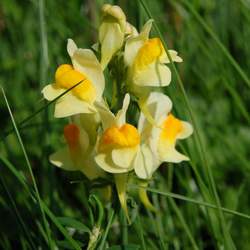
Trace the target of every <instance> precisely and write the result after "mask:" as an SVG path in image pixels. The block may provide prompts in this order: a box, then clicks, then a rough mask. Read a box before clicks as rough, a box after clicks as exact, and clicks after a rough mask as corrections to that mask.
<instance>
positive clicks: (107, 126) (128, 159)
mask: <svg viewBox="0 0 250 250" xmlns="http://www.w3.org/2000/svg"><path fill="white" fill-rule="evenodd" d="M129 102H130V96H129V94H126V96H125V98H124V101H123V106H122V109H121V110H120V111H118V113H117V114H116V116H114V115H113V113H111V112H110V111H109V110H108V109H107V108H106V107H103V106H100V108H99V112H100V116H101V119H102V124H103V129H104V132H103V134H102V135H101V137H100V139H99V144H98V149H97V151H98V152H97V155H96V157H95V160H96V162H97V164H98V165H99V166H100V167H101V168H102V169H103V170H105V171H107V172H109V173H112V174H114V179H115V184H116V189H117V193H118V197H119V200H120V204H121V207H122V208H123V210H124V212H125V214H126V216H127V218H128V221H130V220H129V216H128V209H127V201H126V186H127V173H128V172H129V171H131V170H133V169H134V159H135V157H136V154H137V152H138V150H139V147H140V135H139V133H138V130H137V128H136V127H134V126H133V125H131V124H129V123H126V112H127V109H128V106H129Z"/></svg>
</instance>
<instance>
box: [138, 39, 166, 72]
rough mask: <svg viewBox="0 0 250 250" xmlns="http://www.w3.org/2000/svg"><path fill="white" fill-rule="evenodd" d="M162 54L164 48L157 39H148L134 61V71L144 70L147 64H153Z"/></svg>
mask: <svg viewBox="0 0 250 250" xmlns="http://www.w3.org/2000/svg"><path fill="white" fill-rule="evenodd" d="M163 52H164V47H163V45H162V43H161V40H160V39H159V38H151V39H148V41H146V42H145V43H144V45H143V46H142V47H141V48H140V49H139V51H138V54H137V56H136V58H135V61H134V67H135V71H141V70H143V69H145V68H146V67H147V66H148V65H149V64H151V63H153V62H155V61H156V60H157V59H158V58H159V57H160V56H161V55H162V53H163Z"/></svg>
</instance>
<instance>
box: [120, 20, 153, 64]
mask: <svg viewBox="0 0 250 250" xmlns="http://www.w3.org/2000/svg"><path fill="white" fill-rule="evenodd" d="M152 23H153V20H152V19H150V20H148V21H147V22H146V23H145V25H144V26H143V28H142V31H141V33H140V34H139V35H138V36H132V37H130V38H128V40H127V42H126V44H125V50H124V62H125V64H126V65H128V66H131V65H132V64H133V62H134V60H135V57H136V55H137V53H138V51H139V49H140V48H141V47H142V46H143V44H144V43H145V42H146V41H147V39H148V36H149V32H150V30H151V27H152Z"/></svg>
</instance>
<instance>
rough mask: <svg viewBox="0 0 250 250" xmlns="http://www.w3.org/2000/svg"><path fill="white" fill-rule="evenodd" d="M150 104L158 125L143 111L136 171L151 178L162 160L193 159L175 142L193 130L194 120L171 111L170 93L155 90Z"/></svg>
mask: <svg viewBox="0 0 250 250" xmlns="http://www.w3.org/2000/svg"><path fill="white" fill-rule="evenodd" d="M146 105H147V107H148V110H149V112H150V114H151V116H152V117H153V119H154V120H155V121H156V124H157V126H154V125H153V124H152V123H150V122H149V121H148V120H147V118H146V117H145V115H144V114H143V113H141V115H140V118H139V124H138V130H139V131H140V133H141V141H142V146H141V150H140V151H139V152H140V153H138V154H137V157H136V160H135V172H136V174H137V176H138V177H139V178H142V179H148V178H151V176H152V174H153V173H154V171H155V170H156V169H157V168H158V167H159V166H160V164H161V163H162V162H172V163H179V162H181V161H187V160H189V158H188V157H187V156H185V155H183V154H181V153H180V152H178V151H177V150H176V149H175V146H176V142H177V140H178V139H185V138H187V137H189V136H190V135H191V134H192V133H193V128H192V126H191V124H189V123H188V122H185V121H181V120H179V119H177V118H176V117H175V116H174V115H173V114H172V113H170V111H171V109H172V102H171V100H170V99H169V98H168V97H167V96H166V95H164V94H162V93H157V92H152V93H151V94H150V95H149V97H148V99H147V100H146Z"/></svg>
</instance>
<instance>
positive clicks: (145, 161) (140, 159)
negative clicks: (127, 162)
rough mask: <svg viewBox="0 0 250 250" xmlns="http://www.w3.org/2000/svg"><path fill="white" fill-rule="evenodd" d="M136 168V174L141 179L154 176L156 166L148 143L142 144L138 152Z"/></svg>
mask: <svg viewBox="0 0 250 250" xmlns="http://www.w3.org/2000/svg"><path fill="white" fill-rule="evenodd" d="M134 169H135V173H136V175H137V176H138V177H139V178H141V179H149V178H151V177H152V174H153V173H154V171H155V169H156V167H155V163H154V161H153V154H152V152H151V150H150V148H149V147H148V146H147V145H145V144H144V145H142V146H141V148H140V150H139V151H138V152H137V154H136V157H135V161H134Z"/></svg>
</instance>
